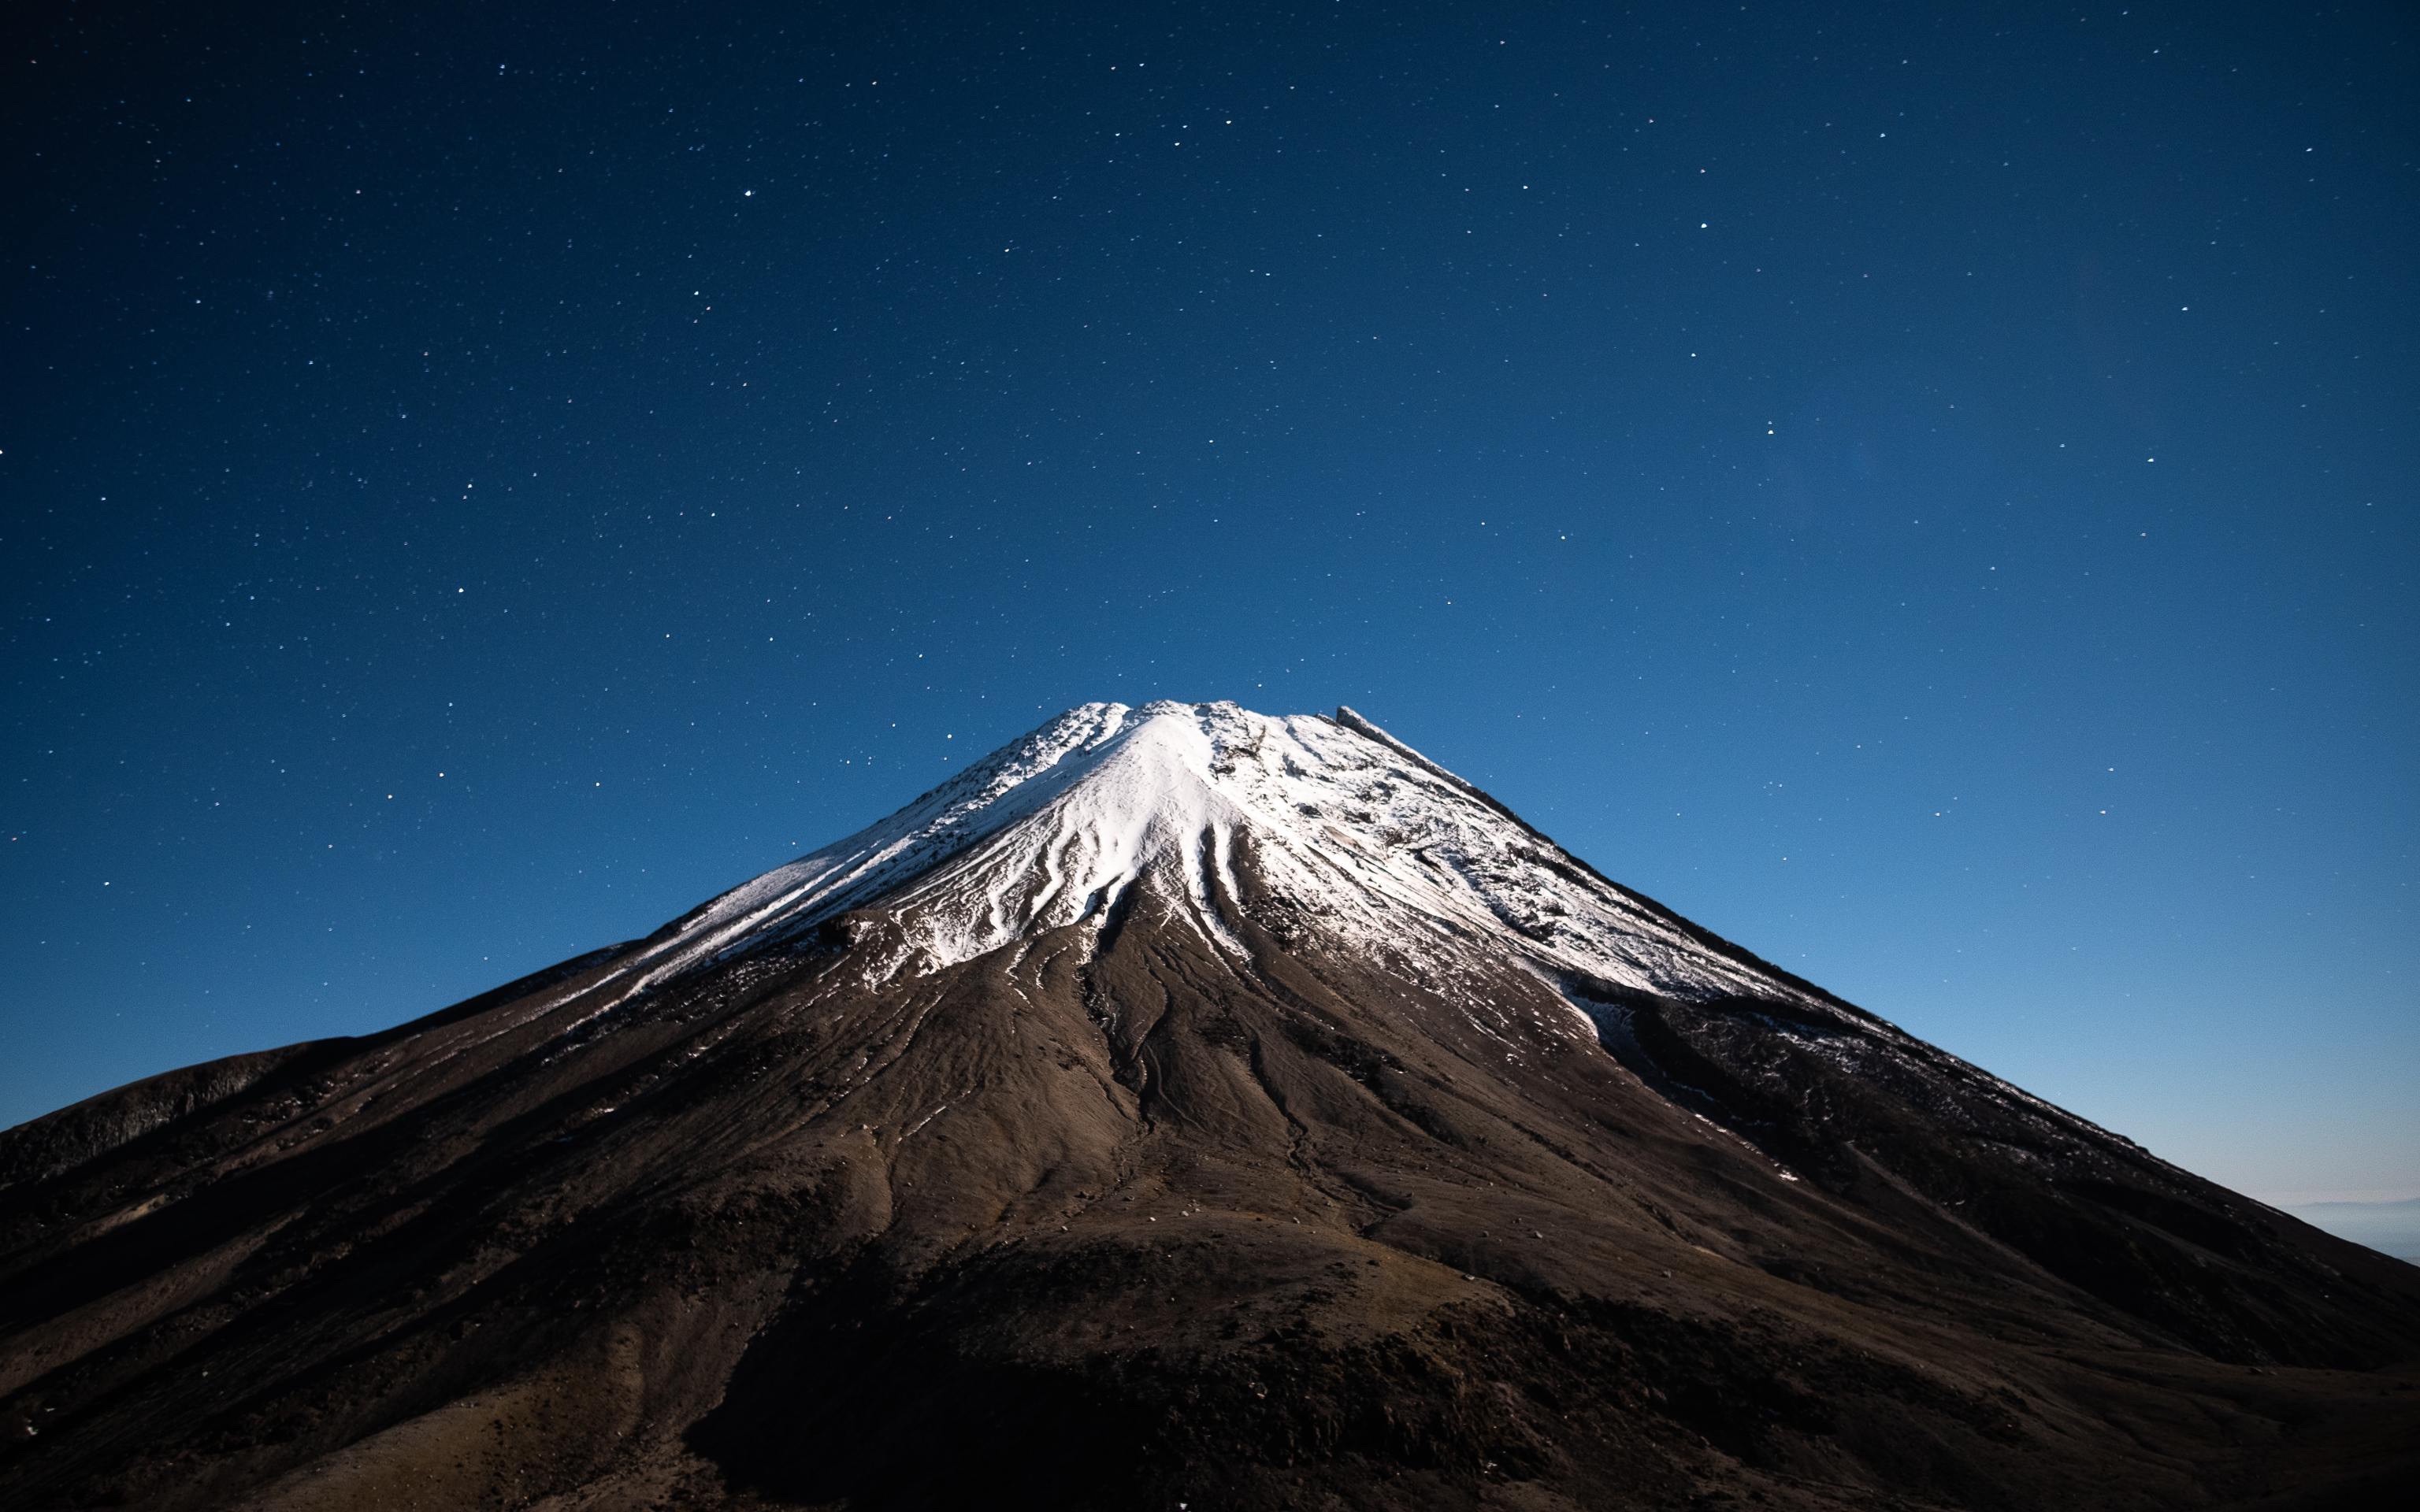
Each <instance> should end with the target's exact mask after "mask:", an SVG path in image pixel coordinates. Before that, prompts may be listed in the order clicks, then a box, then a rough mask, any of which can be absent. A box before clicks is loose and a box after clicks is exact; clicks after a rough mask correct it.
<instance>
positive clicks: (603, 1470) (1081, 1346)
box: [0, 702, 2420, 1508]
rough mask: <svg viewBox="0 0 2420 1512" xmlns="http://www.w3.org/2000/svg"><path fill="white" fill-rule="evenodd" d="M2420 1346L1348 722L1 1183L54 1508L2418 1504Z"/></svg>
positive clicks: (950, 853) (2345, 1267)
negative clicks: (2324, 1496)
mask: <svg viewBox="0 0 2420 1512" xmlns="http://www.w3.org/2000/svg"><path fill="white" fill-rule="evenodd" d="M1357 727H1358V728H1357ZM2416 1357H2420V1272H2414V1271H2413V1270H2412V1268H2411V1267H2407V1266H2402V1265H2400V1264H2398V1263H2397V1262H2395V1261H2392V1260H2388V1259H2385V1258H2383V1257H2379V1256H2375V1255H2373V1254H2370V1253H2369V1252H2367V1251H2364V1250H2361V1249H2359V1248H2358V1247H2357V1246H2353V1245H2350V1244H2344V1243H2341V1242H2337V1241H2335V1240H2334V1239H2331V1238H2329V1237H2328V1236H2325V1235H2323V1234H2320V1233H2319V1232H2318V1231H2317V1230H2313V1229H2309V1228H2307V1227H2304V1226H2303V1225H2300V1224H2299V1223H2296V1222H2294V1221H2293V1220H2291V1219H2290V1218H2288V1217H2286V1216H2285V1215H2282V1214H2279V1213H2276V1212H2275V1211H2273V1210H2270V1209H2267V1208H2265V1207H2263V1206H2261V1205H2259V1204H2257V1203H2253V1202H2251V1201H2250V1200H2249V1199H2245V1198H2242V1197H2240V1196H2236V1195H2234V1194H2231V1193H2227V1192H2225V1191H2224V1190H2223V1189H2220V1188H2217V1187H2215V1186H2212V1185H2211V1183H2208V1182H2206V1181H2202V1180H2200V1179H2198V1178H2195V1177H2194V1176H2192V1175H2191V1174H2190V1173H2188V1172H2184V1171H2181V1170H2180V1169H2178V1168H2177V1167H2174V1166H2172V1165H2167V1164H2166V1163H2164V1162H2161V1161H2159V1160H2157V1159H2156V1158H2155V1157H2151V1156H2149V1154H2148V1153H2147V1152H2145V1151H2143V1150H2141V1149H2139V1148H2138V1147H2135V1146H2133V1144H2132V1143H2131V1142H2130V1141H2126V1140H2124V1139H2123V1138H2122V1137H2120V1136H2118V1135H2116V1134H2110V1133H2109V1132H2107V1131H2104V1130H2101V1129H2099V1128H2098V1127H2097V1126H2095V1125H2092V1124H2091V1123H2089V1122H2088V1121H2086V1120H2084V1119H2078V1118H2076V1117H2074V1116H2073V1115H2071V1114H2068V1113H2066V1112H2064V1110H2060V1109H2057V1108H2055V1107H2054V1106H2052V1105H2051V1104H2048V1103H2043V1102H2042V1101H2041V1100H2040V1099H2037V1098H2033V1097H2032V1096H2030V1095H2029V1094H2026V1093H2024V1091H2022V1089H2019V1088H2014V1087H2011V1086H2009V1084H2008V1083H2006V1082H2004V1081H2001V1080H2000V1079H1998V1078H1996V1077H1993V1076H1992V1075H1991V1074H1990V1073H1989V1072H1984V1071H1982V1070H1980V1069H1979V1068H1976V1067H1972V1066H1969V1065H1967V1064H1966V1063H1965V1062H1963V1061H1961V1060H1959V1059H1958V1058H1957V1057H1954V1056H1950V1055H1948V1054H1947V1053H1946V1052H1943V1051H1940V1050H1938V1049H1937V1048H1935V1047H1933V1046H1931V1045H1928V1044H1925V1043H1924V1042H1923V1041H1917V1040H1916V1039H1914V1038H1913V1037H1911V1036H1908V1035H1906V1034H1905V1033H1904V1032H1903V1031H1900V1030H1899V1029H1897V1028H1896V1027H1895V1026H1890V1025H1888V1024H1887V1023H1885V1022H1884V1021H1882V1020H1880V1019H1878V1018H1875V1017H1874V1016H1873V1015H1870V1014H1869V1013H1866V1012H1864V1011H1861V1010H1857V1009H1854V1007H1853V1006H1851V1005H1848V1004H1846V1003H1843V1002H1841V1001H1840V1000H1839V999H1838V998H1837V997H1834V996H1833V995H1830V994H1828V993H1825V992H1823V990H1822V989H1820V988H1815V987H1813V986H1811V985H1810V984H1806V983H1803V982H1801V981H1800V980H1798V979H1796V978H1795V977H1794V976H1792V975H1791V974H1789V973H1786V972H1784V971H1781V970H1780V969H1779V968H1776V967H1774V966H1772V965H1770V964H1768V963H1764V962H1762V961H1761V960H1759V959H1758V958H1756V957H1755V956H1753V955H1752V954H1751V953H1750V952H1747V951H1746V950H1745V949H1741V948H1738V947H1735V946H1732V945H1730V943H1729V942H1727V941H1723V940H1721V939H1720V938H1719V936H1715V935H1713V934H1712V933H1711V932H1706V931H1702V930H1700V929H1699V928H1698V927H1697V926H1695V925H1693V924H1690V923H1688V921H1686V920H1684V919H1682V918H1679V916H1677V915H1674V914H1672V913H1671V912H1670V911H1669V910H1666V909H1663V908H1662V907H1661V906H1660V905H1656V904H1654V903H1652V902H1650V901H1648V900H1646V899H1644V898H1643V897H1640V896H1639V895H1637V894H1636V893H1633V892H1632V891H1631V890H1630V889H1628V888H1626V887H1621V885H1619V884H1616V883H1613V882H1611V881H1610V880H1609V879H1606V878H1605V877H1604V876H1602V875H1601V874H1600V873H1598V872H1596V871H1595V869H1593V868H1592V867H1589V866H1588V865H1587V863H1585V862H1583V861H1580V860H1579V859H1578V858H1577V857H1574V856H1570V855H1569V853H1567V852H1565V851H1563V850H1562V848H1561V847H1559V845H1556V844H1555V843H1554V842H1553V841H1551V840H1550V839H1548V838H1546V837H1545V836H1544V835H1543V834H1541V833H1540V832H1538V831H1537V830H1536V829H1535V828H1534V827H1533V826H1530V825H1528V824H1527V823H1526V822H1525V821H1522V820H1520V819H1518V817H1517V816H1514V815H1512V813H1511V811H1510V810H1507V809H1506V808H1505V807H1504V806H1503V805H1501V804H1499V803H1497V801H1496V800H1494V799H1493V798H1491V797H1489V796H1487V795H1485V794H1483V793H1481V791H1480V790H1478V789H1477V788H1475V787H1473V786H1472V785H1471V784H1469V783H1467V782H1466V781H1464V780H1463V779H1459V778H1457V777H1454V776H1453V775H1452V774H1451V773H1450V772H1448V771H1447V770H1446V769H1445V768H1443V767H1442V766H1440V765H1438V764H1435V763H1434V762H1432V761H1430V760H1429V759H1428V758H1426V757H1424V756H1421V755H1419V753H1418V752H1416V751H1413V750H1412V749H1411V748H1409V747H1406V746H1404V745H1403V744H1402V743H1401V742H1399V741H1396V740H1394V739H1393V738H1392V737H1391V736H1388V735H1386V734H1385V733H1384V732H1383V731H1379V730H1378V729H1377V727H1376V726H1374V725H1371V724H1369V723H1368V721H1367V720H1365V719H1362V718H1361V717H1359V716H1357V715H1355V714H1353V713H1352V711H1350V710H1348V709H1340V710H1339V712H1338V716H1337V717H1335V718H1333V719H1330V718H1327V717H1322V716H1288V717H1274V718H1273V717H1266V716H1261V715H1256V714H1253V713H1251V712H1250V711H1248V710H1243V709H1240V708H1238V707H1237V706H1235V705H1233V704H1221V703H1203V704H1184V703H1175V702H1156V703H1150V704H1145V705H1142V706H1140V708H1129V707H1127V706H1125V705H1122V704H1106V703H1104V704H1087V705H1081V706H1079V707H1078V708H1077V709H1074V710H1070V711H1068V712H1067V713H1066V714H1065V715H1063V716H1060V717H1058V718H1056V719H1053V720H1051V721H1047V722H1046V723H1045V724H1044V725H1043V726H1041V727H1039V728H1037V730H1035V731H1034V732H1032V733H1030V734H1028V735H1027V736H1025V737H1022V738H1021V739H1019V740H1017V741H1014V742H1011V743H1010V744H1009V745H1007V746H1004V747H1002V748H1001V749H1000V750H999V751H996V752H993V753H992V754H991V755H990V756H987V757H985V759H984V760H982V761H981V762H978V763H976V764H973V765H972V766H970V769H969V770H968V771H967V772H965V773H961V774H959V775H958V776H957V777H955V778H953V779H951V780H950V781H948V782H945V783H943V784H941V785H940V786H939V787H937V788H935V789H933V790H931V791H929V792H927V793H926V794H923V795H920V796H919V797H918V798H916V799H915V800H913V801H911V802H910V803H909V804H907V806H905V807H904V808H903V809H902V810H899V812H897V813H896V814H893V815H892V816H890V817H889V818H887V819H884V820H882V821H878V822H877V823H876V824H874V825H869V826H866V827H865V828H863V829H861V830H860V831H858V832H856V833H855V834H853V835H851V836H848V837H845V838H844V839H843V840H841V841H836V842H834V843H833V844H831V845H829V846H825V847H823V848H821V849H819V850H817V851H814V852H811V853H809V854H808V855H807V856H802V857H799V858H798V859H797V860H794V861H792V862H789V863H785V864H784V865H783V866H781V867H777V868H774V869H773V870H772V871H769V872H765V873H763V874H761V875H759V876H757V877H755V878H752V879H750V880H749V881H747V882H744V883H742V884H740V885H739V886H738V887H733V888H730V889H726V890H725V891H724V892H723V893H721V894H719V895H717V897H715V898H713V899H710V900H708V901H707V902H706V903H704V904H701V905H700V906H699V907H698V908H696V909H692V910H690V912H689V913H687V914H684V915H683V916H681V917H680V918H676V919H675V920H673V921H671V922H670V923H668V924H667V925H665V926H664V927H663V928H662V929H659V930H658V931H656V932H654V933H651V934H650V935H648V936H646V937H644V939H641V940H636V941H631V942H627V943H625V944H623V945H620V946H616V947H611V948H608V949H603V950H599V951H595V952H590V953H589V954H587V955H583V956H580V957H575V958H573V959H572V960H570V961H567V962H565V963H563V964H560V965H558V966H556V967H553V968H550V969H549V970H547V971H543V972H539V973H535V974H533V975H532V976H529V977H526V978H523V979H521V980H519V981H517V982H513V983H508V984H506V985H505V986H504V987H501V988H499V989H496V990H495V991H493V992H491V993H489V994H484V995H480V996H479V997H476V998H473V999H470V1000H467V1001H466V1002H464V1003H462V1004H458V1005H456V1006H455V1007H454V1008H452V1009H448V1010H445V1011H441V1012H439V1013H436V1014H432V1015H429V1016H427V1017H426V1018H424V1019H421V1020H417V1021H414V1022H413V1023H411V1024H407V1025H403V1026H397V1027H396V1028H394V1029H391V1030H387V1031H383V1032H382V1033H380V1034H377V1035H371V1036H365V1037H362V1038H360V1039H357V1040H344V1041H315V1042H311V1043H307V1044H304V1045H300V1046H292V1047H287V1049H284V1050H281V1051H274V1052H266V1053H263V1054H262V1055H260V1056H256V1057H236V1058H235V1059H234V1060H231V1061H227V1062H218V1063H212V1064H211V1065H209V1066H204V1067H199V1068H187V1069H185V1070H183V1071H180V1072H170V1073H167V1074H166V1075H164V1076H163V1077H158V1078H152V1079H150V1080H148V1081H146V1082H143V1083H137V1084H134V1085H133V1086H132V1087H130V1088H120V1089H118V1090H117V1091H116V1092H112V1093H108V1094H103V1095H102V1096H101V1098H97V1099H91V1100H87V1101H86V1102H85V1103H80V1104H77V1106H76V1107H74V1108H70V1109H66V1110H62V1111H61V1112H60V1113H58V1114H54V1115H51V1116H49V1117H48V1118H46V1119H37V1120H34V1121H33V1122H32V1123H29V1124H26V1125H22V1126H20V1127H19V1128H18V1129H15V1130H11V1131H8V1132H7V1133H5V1134H0V1496H5V1497H7V1498H8V1500H9V1501H10V1503H11V1504H23V1505H30V1506H50V1505H56V1506H87V1505H112V1504H130V1503H131V1504H144V1505H156V1506H161V1507H168V1508H184V1507H191V1508H206V1507H218V1506H234V1505H244V1506H261V1507H303V1506H310V1507H338V1508H342V1507H349V1506H363V1507H368V1506H383V1505H392V1504H398V1503H400V1502H403V1501H405V1500H409V1499H418V1500H420V1501H422V1502H424V1503H434V1504H448V1505H465V1506H473V1505H475V1506H488V1505H495V1506H507V1505H540V1504H542V1505H546V1506H550V1507H556V1508H572V1507H599V1508H602V1507H607V1506H624V1505H644V1504H682V1505H690V1504H707V1505H729V1506H735V1507H764V1506H776V1505H797V1506H849V1507H866V1508H879V1507H907V1506H923V1505H946V1504H963V1503H964V1502H965V1501H967V1500H970V1499H972V1498H975V1497H978V1496H981V1497H985V1498H987V1499H993V1500H997V1499H1000V1498H1001V1497H1002V1496H1008V1497H1010V1498H1012V1499H1023V1500H1044V1499H1047V1500H1049V1501H1051V1502H1053V1503H1055V1504H1064V1505H1099V1506H1113V1505H1114V1506H1129V1505H1136V1504H1176V1503H1177V1502H1180V1501H1193V1502H1195V1504H1205V1503H1209V1504H1233V1505H1239V1506H1278V1505H1291V1504H1324V1505H1330V1506H1350V1507H1363V1506H1367V1507H1392V1506H1412V1505H1419V1506H1431V1505H1467V1506H1474V1507H1476V1506H1507V1507H1510V1506H1515V1505H1518V1506H1525V1507H1559V1506H1579V1505H1588V1506H1632V1505H1637V1506H1663V1505H1683V1504H1693V1503H1694V1502H1698V1501H1701V1500H1703V1499H1706V1498H1713V1497H1741V1496H1753V1497H1758V1498H1761V1499H1763V1500H1765V1501H1766V1502H1768V1503H1770V1504H1776V1505H1782V1506H1793V1507H1806V1508H1818V1507H1822V1508H1831V1507H1847V1506H1863V1505H1871V1504H1878V1502H1879V1503H1882V1504H1900V1505H1907V1506H1949V1505H1954V1506H2024V1505H2040V1504H2054V1503H2062V1502H2063V1503H2068V1504H2076V1503H2079V1502H2083V1501H2092V1502H2095V1503H2097V1504H2108V1505H2137V1506H2147V1507H2148V1506H2221V1505H2227V1504H2233V1503H2235V1502H2237V1501H2239V1500H2241V1499H2243V1498H2246V1497H2250V1496H2254V1495H2257V1494H2266V1493H2268V1492H2270V1491H2280V1492H2282V1491H2285V1490H2288V1489H2294V1488H2305V1489H2307V1488H2309V1487H2312V1486H2318V1487H2320V1488H2322V1489H2324V1488H2326V1487H2329V1486H2335V1487H2336V1488H2337V1489H2338V1491H2340V1492H2341V1494H2342V1495H2343V1496H2344V1497H2352V1496H2355V1495H2356V1494H2358V1492H2359V1488H2361V1487H2363V1486H2366V1485H2369V1484H2372V1483H2373V1482H2374V1480H2375V1478H2376V1477H2377V1476H2379V1475H2381V1474H2399V1473H2404V1472H2405V1471H2406V1470H2408V1469H2409V1468H2410V1466H2411V1463H2412V1456H2411V1452H2410V1450H2409V1449H2408V1447H2406V1446H2407V1445H2408V1444H2409V1443H2411V1442H2412V1433H2411V1430H2412V1427H2414V1426H2415V1422H2420V1396H2415V1395H2414V1394H2413V1386H2414V1384H2415V1381H2414V1378H2413V1372H2412V1361H2413V1360H2414V1359H2415V1358H2416ZM935 1422H945V1423H948V1424H950V1425H951V1426H952V1442H953V1443H954V1445H955V1452H954V1454H945V1455H939V1456H937V1455H936V1454H935V1453H933V1451H932V1446H931V1442H930V1431H929V1427H928V1425H931V1424H933V1423H935ZM2315 1423H2316V1424H2321V1425H2324V1429H2323V1430H2322V1429H2320V1428H2315V1427H2311V1425H2313V1424H2315ZM2398 1457H2399V1458H2398ZM2330 1494H2335V1493H2330ZM2346 1504H2353V1503H2351V1502H2347V1503H2346Z"/></svg>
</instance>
